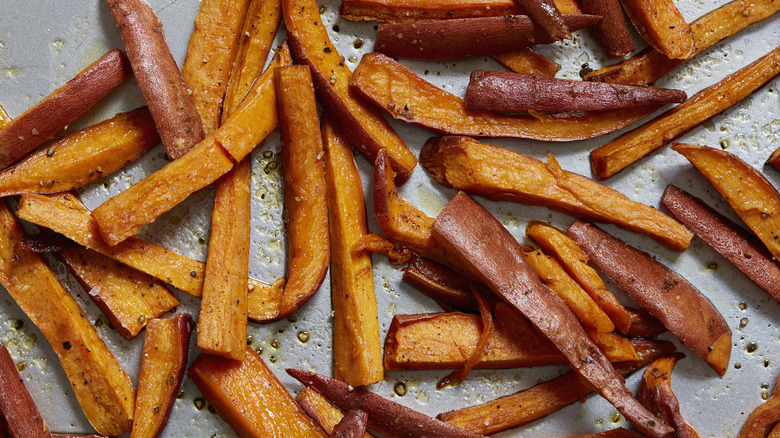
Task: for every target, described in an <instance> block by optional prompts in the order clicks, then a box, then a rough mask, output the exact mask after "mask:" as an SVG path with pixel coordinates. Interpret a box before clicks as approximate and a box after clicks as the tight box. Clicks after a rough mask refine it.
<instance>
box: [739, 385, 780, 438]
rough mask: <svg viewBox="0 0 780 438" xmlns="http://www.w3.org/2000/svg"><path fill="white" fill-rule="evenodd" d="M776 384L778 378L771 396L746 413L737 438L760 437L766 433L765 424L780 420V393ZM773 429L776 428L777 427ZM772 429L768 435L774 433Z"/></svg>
mask: <svg viewBox="0 0 780 438" xmlns="http://www.w3.org/2000/svg"><path fill="white" fill-rule="evenodd" d="M778 386H780V379H778V383H776V384H775V389H774V392H772V397H770V398H769V400H767V401H765V402H764V403H762V404H760V405H758V407H757V408H756V409H754V410H753V412H751V413H750V415H748V417H747V420H745V424H743V425H742V429H740V431H739V435H737V438H762V437H763V436H764V434H765V433H766V428H767V426H769V425H771V424H772V423H775V422H777V421H778V420H780V393H778V391H777V387H778ZM774 429H777V427H775V428H774ZM774 429H773V430H772V433H771V434H770V436H772V435H774V434H775V431H774Z"/></svg>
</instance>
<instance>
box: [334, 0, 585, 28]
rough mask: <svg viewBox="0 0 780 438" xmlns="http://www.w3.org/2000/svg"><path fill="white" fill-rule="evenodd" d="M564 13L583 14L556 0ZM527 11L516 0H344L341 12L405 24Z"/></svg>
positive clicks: (572, 5) (571, 4) (350, 16)
mask: <svg viewBox="0 0 780 438" xmlns="http://www.w3.org/2000/svg"><path fill="white" fill-rule="evenodd" d="M554 3H555V6H556V7H557V8H558V10H559V11H560V12H561V13H562V14H581V13H582V11H581V10H580V7H579V5H578V4H577V2H576V1H572V0H555V1H554ZM524 13H525V11H524V10H523V9H522V8H521V7H520V5H518V4H517V2H515V0H435V1H431V0H378V1H377V0H344V1H343V2H342V3H341V8H340V9H339V15H340V16H341V17H342V18H346V19H347V20H370V21H384V22H391V23H402V22H409V21H420V20H442V19H455V18H473V17H500V16H503V15H521V14H524Z"/></svg>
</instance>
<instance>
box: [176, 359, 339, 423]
mask: <svg viewBox="0 0 780 438" xmlns="http://www.w3.org/2000/svg"><path fill="white" fill-rule="evenodd" d="M187 375H188V376H189V377H190V378H191V379H192V381H193V382H195V384H196V385H197V386H198V389H199V390H200V392H201V393H202V394H203V396H204V397H206V399H207V400H208V401H209V403H211V405H212V406H214V408H215V409H216V410H217V413H219V415H221V416H222V418H223V419H225V421H226V422H227V423H228V424H229V425H230V427H232V428H233V430H234V431H235V432H236V433H237V434H238V435H239V436H240V437H242V438H248V437H258V436H262V437H269V438H287V437H292V436H294V437H319V438H326V437H327V435H325V433H324V432H322V430H321V429H320V428H319V427H318V426H317V425H316V424H315V423H314V421H312V419H311V418H309V417H307V416H306V414H304V413H303V411H302V410H301V408H299V407H298V405H297V404H295V400H293V398H292V396H291V395H290V393H289V392H287V389H285V387H284V386H283V385H282V384H281V382H279V380H278V379H277V378H276V376H274V374H273V373H272V372H271V370H269V369H268V367H267V366H266V365H265V363H264V362H263V359H262V358H261V357H260V356H259V355H258V354H257V353H256V352H255V351H254V350H252V349H251V348H249V347H247V349H246V357H245V359H244V361H243V362H237V361H233V360H230V359H225V358H222V357H218V356H210V355H206V354H203V355H200V356H199V357H198V358H197V359H196V360H195V362H194V363H193V364H192V365H191V366H190V368H189V370H187ZM344 385H346V383H345V384H344Z"/></svg>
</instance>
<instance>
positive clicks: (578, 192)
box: [420, 136, 693, 251]
mask: <svg viewBox="0 0 780 438" xmlns="http://www.w3.org/2000/svg"><path fill="white" fill-rule="evenodd" d="M420 162H421V163H422V165H423V167H425V170H427V171H428V172H429V173H430V174H431V175H432V176H433V178H434V179H436V180H437V181H438V182H439V183H441V184H444V185H446V186H448V187H452V188H455V189H458V190H464V191H466V192H468V193H471V194H477V195H482V196H485V197H487V198H488V199H492V200H509V201H514V202H520V203H523V204H532V205H543V206H545V207H549V208H552V209H554V210H558V211H562V212H564V213H568V214H571V215H573V216H576V217H580V218H590V219H591V220H596V221H599V222H608V223H612V224H615V225H617V226H619V227H621V228H625V229H627V230H630V231H633V232H637V233H642V234H647V235H649V236H650V237H652V238H653V239H655V240H657V241H659V242H660V243H662V244H664V245H665V246H666V247H668V248H669V249H673V250H676V251H682V250H683V249H685V248H687V247H688V245H689V244H690V242H691V239H692V238H693V233H691V232H690V231H689V230H688V229H686V228H685V227H683V226H682V225H681V224H680V223H679V222H677V221H676V220H674V219H672V218H671V217H669V216H667V215H665V214H664V213H661V212H660V211H658V210H656V209H655V208H653V207H650V206H647V205H644V204H641V203H638V202H635V201H632V200H630V199H628V197H626V196H625V195H623V194H622V193H620V192H618V191H617V190H614V189H611V188H609V187H607V186H606V185H603V184H600V183H599V182H597V181H594V180H592V179H590V178H587V177H585V176H582V175H579V174H576V173H573V172H568V171H565V170H563V169H561V168H560V166H558V165H557V162H556V161H555V159H554V158H552V156H548V163H547V164H546V165H545V164H544V163H542V162H541V161H539V160H536V159H534V158H531V157H528V156H525V155H522V154H519V153H516V152H513V151H510V150H508V149H504V148H500V147H497V146H492V145H489V144H486V143H482V142H479V141H477V140H474V139H472V138H468V137H453V136H445V137H438V138H432V139H430V140H428V142H427V143H426V144H425V146H424V147H423V149H422V151H421V152H420Z"/></svg>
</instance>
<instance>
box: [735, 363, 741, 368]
mask: <svg viewBox="0 0 780 438" xmlns="http://www.w3.org/2000/svg"><path fill="white" fill-rule="evenodd" d="M734 368H735V369H740V368H742V364H741V363H739V362H737V363H735V364H734Z"/></svg>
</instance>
